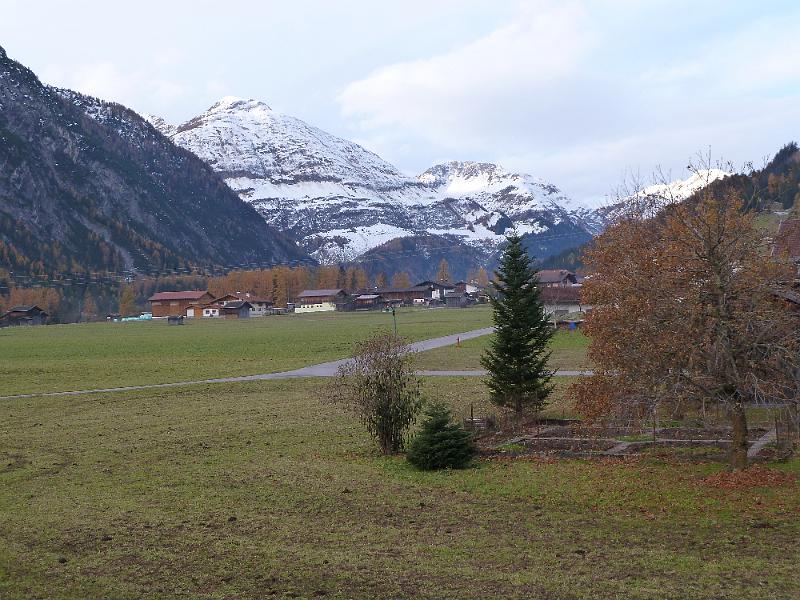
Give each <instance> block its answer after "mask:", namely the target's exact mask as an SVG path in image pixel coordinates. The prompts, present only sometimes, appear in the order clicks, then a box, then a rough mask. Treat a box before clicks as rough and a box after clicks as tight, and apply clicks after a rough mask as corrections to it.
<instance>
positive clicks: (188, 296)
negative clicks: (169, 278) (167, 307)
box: [148, 290, 211, 302]
mask: <svg viewBox="0 0 800 600" xmlns="http://www.w3.org/2000/svg"><path fill="white" fill-rule="evenodd" d="M206 294H208V292H206V291H204V290H185V291H182V292H158V293H157V294H153V295H152V296H150V298H148V300H149V301H150V302H153V301H156V302H158V301H160V300H200V298H202V297H203V296H205V295H206ZM208 295H209V296H210V295H211V294H208Z"/></svg>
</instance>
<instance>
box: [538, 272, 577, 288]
mask: <svg viewBox="0 0 800 600" xmlns="http://www.w3.org/2000/svg"><path fill="white" fill-rule="evenodd" d="M536 275H537V277H538V278H539V287H542V288H548V287H569V286H572V285H576V284H577V283H578V278H577V277H576V276H575V273H573V272H572V271H567V270H566V269H545V270H544V271H539V272H538V273H537V274H536Z"/></svg>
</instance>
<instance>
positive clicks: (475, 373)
mask: <svg viewBox="0 0 800 600" xmlns="http://www.w3.org/2000/svg"><path fill="white" fill-rule="evenodd" d="M593 374H594V371H566V370H561V369H559V370H558V371H556V372H555V373H554V375H555V377H582V376H585V375H593ZM417 375H422V376H424V377H483V376H484V375H486V371H485V370H483V369H470V370H469V371H427V370H425V371H417Z"/></svg>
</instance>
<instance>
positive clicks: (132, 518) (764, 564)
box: [0, 311, 800, 600]
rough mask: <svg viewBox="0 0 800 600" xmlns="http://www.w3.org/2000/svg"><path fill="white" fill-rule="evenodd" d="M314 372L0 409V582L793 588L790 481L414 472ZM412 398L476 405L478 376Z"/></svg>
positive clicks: (211, 593)
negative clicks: (382, 452) (382, 449)
mask: <svg viewBox="0 0 800 600" xmlns="http://www.w3.org/2000/svg"><path fill="white" fill-rule="evenodd" d="M464 312H465V311H464ZM187 329H188V328H187ZM324 385H325V383H324V382H321V381H319V380H314V381H309V380H295V381H275V382H257V383H246V384H235V385H206V386H192V387H187V388H179V389H169V390H148V391H142V392H132V393H125V394H113V395H96V396H84V397H75V398H55V397H54V398H35V399H25V400H11V401H4V402H3V403H0V458H1V459H2V460H0V597H2V598H8V599H16V598H101V597H102V598H120V599H124V598H263V597H273V596H274V597H303V598H308V597H330V598H400V597H407V598H419V597H428V598H477V597H481V598H545V599H547V598H550V599H555V598H558V599H562V598H563V599H584V598H585V599H597V598H601V599H602V598H609V599H610V598H709V599H711V598H714V599H716V598H753V599H759V600H762V599H765V598H770V599H782V598H786V599H789V598H797V597H798V595H799V594H800V582H798V579H797V564H798V559H800V546H798V544H797V539H798V535H800V519H798V516H799V515H800V493H798V492H799V491H800V490H798V486H797V485H796V484H794V485H792V486H791V487H783V488H775V489H765V488H755V489H746V490H725V489H718V488H712V487H708V486H706V485H705V484H703V482H702V478H703V477H704V476H706V475H708V474H710V473H712V472H714V471H717V470H719V469H720V468H721V465H718V464H692V463H689V462H686V463H682V462H675V461H666V460H663V459H658V458H647V459H640V460H637V461H628V462H620V461H584V460H554V461H551V460H535V461H529V460H518V461H510V460H506V461H500V460H496V461H488V460H487V461H481V462H479V463H478V465H477V466H476V467H475V468H472V469H469V470H466V471H463V472H442V473H420V472H417V471H415V470H413V469H411V468H409V466H408V465H407V464H406V463H405V462H404V461H403V459H402V458H400V457H391V458H384V457H380V456H378V455H376V454H375V453H374V451H373V448H372V444H371V443H370V440H369V439H368V437H367V436H366V435H365V434H364V433H363V431H362V430H361V428H360V427H359V426H358V423H357V422H356V420H355V419H353V418H352V417H350V416H349V415H346V414H341V413H339V412H337V411H335V410H332V409H331V408H330V407H329V406H328V405H326V404H325V403H324V402H323V401H322V398H324V396H325V392H324ZM426 393H427V394H428V395H429V396H432V397H433V396H436V397H442V398H445V399H447V400H448V401H450V402H451V403H453V404H454V405H455V408H456V410H457V411H463V410H464V409H465V407H466V405H467V404H468V403H469V402H470V401H476V402H478V403H480V402H483V401H485V392H484V391H483V388H482V387H480V386H477V387H476V385H475V380H474V379H447V378H435V379H434V378H431V379H430V380H428V381H426ZM778 468H780V469H784V470H791V471H794V472H798V471H800V463H798V461H794V462H790V463H787V464H783V465H779V466H778Z"/></svg>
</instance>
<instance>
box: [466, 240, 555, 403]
mask: <svg viewBox="0 0 800 600" xmlns="http://www.w3.org/2000/svg"><path fill="white" fill-rule="evenodd" d="M495 278H496V282H495V283H494V287H495V290H496V292H497V293H496V294H495V297H492V298H491V303H492V308H493V310H494V325H495V335H494V338H493V340H492V341H491V343H490V345H489V348H488V349H487V350H486V352H485V353H484V355H483V357H481V364H482V365H483V366H484V368H486V370H487V371H489V378H488V379H487V381H486V384H487V385H488V386H489V391H490V398H491V400H492V402H493V403H494V404H496V405H497V406H501V407H505V408H511V409H513V410H514V411H516V412H517V414H520V413H522V411H523V410H525V409H528V410H532V411H534V412H538V411H540V410H541V409H542V408H543V407H544V405H545V403H546V401H547V397H548V396H549V395H550V392H552V391H553V384H552V383H551V382H550V380H551V378H552V376H553V371H551V370H549V369H548V368H547V361H548V359H549V358H550V350H549V349H548V343H549V341H550V337H551V336H552V335H553V328H552V325H551V324H550V322H549V319H548V317H547V313H546V312H545V310H544V306H543V304H542V302H541V300H540V298H539V289H538V287H537V284H538V279H537V277H536V271H535V270H534V269H533V267H532V265H531V258H530V257H529V256H528V253H527V252H526V250H525V248H523V246H522V238H521V237H520V236H519V235H518V234H516V233H513V234H512V235H510V236H509V237H508V246H507V247H506V249H505V251H504V252H503V256H502V258H501V259H500V267H499V269H498V270H497V271H496V272H495Z"/></svg>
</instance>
